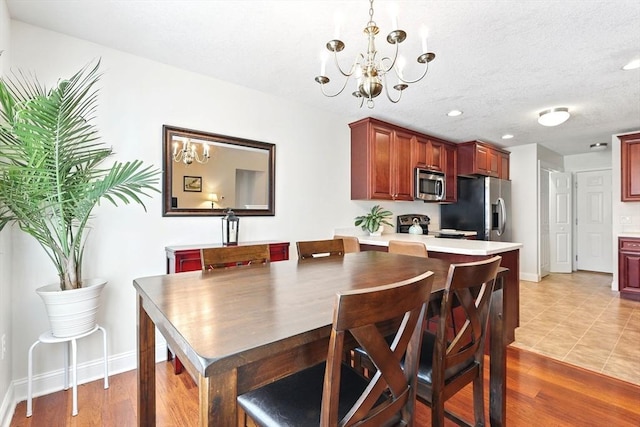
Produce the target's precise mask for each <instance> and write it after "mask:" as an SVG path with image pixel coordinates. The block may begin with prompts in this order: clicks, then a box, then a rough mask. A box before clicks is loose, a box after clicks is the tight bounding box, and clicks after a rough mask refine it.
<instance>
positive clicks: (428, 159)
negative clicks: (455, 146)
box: [413, 136, 446, 172]
mask: <svg viewBox="0 0 640 427" xmlns="http://www.w3.org/2000/svg"><path fill="white" fill-rule="evenodd" d="M413 155H414V156H415V161H414V165H415V167H417V168H424V169H428V170H431V171H437V172H444V170H445V168H446V165H445V162H446V157H445V144H444V143H442V142H441V141H438V140H437V139H435V138H425V137H423V136H416V137H415V138H414V149H413Z"/></svg>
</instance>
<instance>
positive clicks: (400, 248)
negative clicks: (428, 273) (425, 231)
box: [389, 240, 429, 258]
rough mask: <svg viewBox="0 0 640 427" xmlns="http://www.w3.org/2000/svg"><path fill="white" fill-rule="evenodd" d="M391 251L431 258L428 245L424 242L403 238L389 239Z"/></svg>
mask: <svg viewBox="0 0 640 427" xmlns="http://www.w3.org/2000/svg"><path fill="white" fill-rule="evenodd" d="M389 253H394V254H402V255H411V256H419V257H422V258H429V252H428V251H427V247H426V246H425V245H424V243H422V242H405V241H403V240H389Z"/></svg>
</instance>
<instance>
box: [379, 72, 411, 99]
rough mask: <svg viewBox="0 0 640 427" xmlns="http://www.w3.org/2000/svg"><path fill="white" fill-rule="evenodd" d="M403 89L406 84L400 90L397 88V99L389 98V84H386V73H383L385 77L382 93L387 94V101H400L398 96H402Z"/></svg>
mask: <svg viewBox="0 0 640 427" xmlns="http://www.w3.org/2000/svg"><path fill="white" fill-rule="evenodd" d="M404 89H406V86H405V88H403V89H402V90H397V92H398V99H396V100H394V99H393V98H391V95H390V94H389V85H388V84H387V77H386V75H385V77H384V93H385V95H387V99H388V100H389V101H391V102H392V103H394V104H397V103H398V102H399V101H400V98H402V91H403V90H404Z"/></svg>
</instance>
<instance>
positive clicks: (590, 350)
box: [512, 271, 640, 384]
mask: <svg viewBox="0 0 640 427" xmlns="http://www.w3.org/2000/svg"><path fill="white" fill-rule="evenodd" d="M611 280H612V276H611V274H603V273H591V272H583V271H579V272H575V273H572V274H550V275H549V276H547V277H545V278H544V279H543V280H542V281H540V282H539V283H535V282H526V281H520V327H519V328H518V329H516V341H515V343H513V344H512V345H514V346H516V347H519V348H523V349H526V350H530V351H533V352H536V353H540V354H543V355H545V356H549V357H551V358H554V359H558V360H561V361H564V362H566V363H570V364H573V365H577V366H581V367H583V368H586V369H589V370H592V371H596V372H600V373H602V374H605V375H609V376H612V377H616V378H620V379H623V380H625V381H629V382H632V383H635V384H640V302H636V301H630V300H626V299H621V298H620V297H619V296H618V293H617V292H613V291H611Z"/></svg>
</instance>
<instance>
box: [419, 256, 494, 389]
mask: <svg viewBox="0 0 640 427" xmlns="http://www.w3.org/2000/svg"><path fill="white" fill-rule="evenodd" d="M501 260H502V258H501V257H500V256H496V257H493V258H490V259H487V260H484V261H476V262H470V263H465V264H452V265H451V266H450V267H449V273H448V276H447V284H446V286H445V289H444V294H443V297H442V305H441V307H440V322H439V323H438V331H437V337H436V345H435V347H434V355H433V357H434V359H433V360H434V361H433V378H432V380H433V387H434V389H435V388H437V387H438V384H440V386H444V381H445V371H446V370H447V369H448V368H450V367H454V366H459V365H460V364H462V363H469V362H470V361H472V360H476V361H478V359H479V358H481V357H483V352H484V338H485V335H486V333H485V332H486V328H487V320H488V315H489V307H490V301H491V294H492V293H493V287H494V283H495V280H496V274H497V272H498V268H499V267H500V262H501ZM454 301H455V303H456V304H460V307H459V308H457V309H456V310H454V311H452V310H451V307H452V305H453V304H454ZM456 311H457V312H458V313H460V312H463V313H464V317H465V319H464V324H463V325H462V327H461V328H460V329H459V330H458V332H457V334H456V335H455V336H454V338H453V339H452V340H448V339H447V331H448V328H447V325H448V324H449V323H450V322H451V319H450V317H451V316H453V315H455V313H454V312H456ZM447 394H448V393H447Z"/></svg>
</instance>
